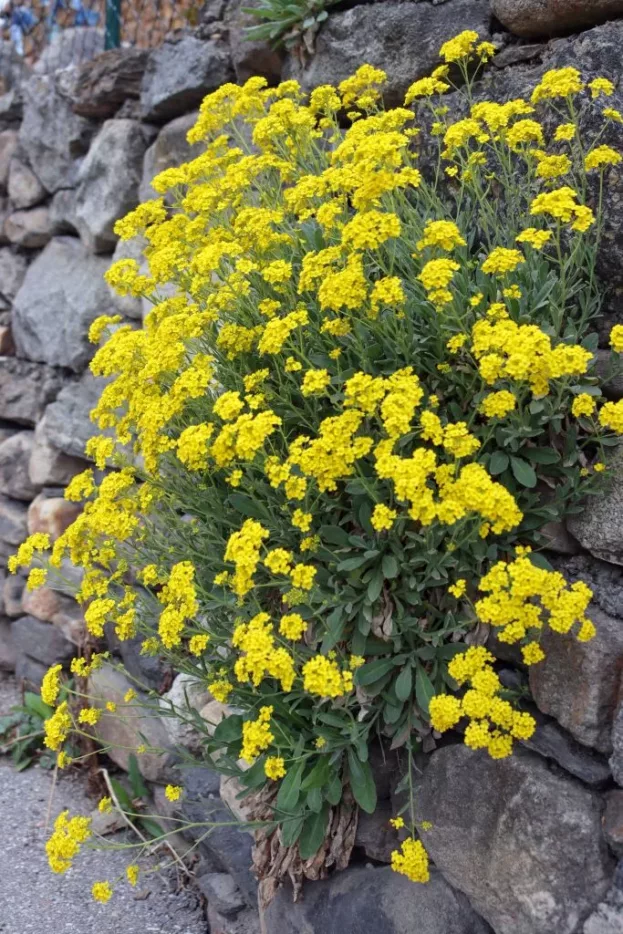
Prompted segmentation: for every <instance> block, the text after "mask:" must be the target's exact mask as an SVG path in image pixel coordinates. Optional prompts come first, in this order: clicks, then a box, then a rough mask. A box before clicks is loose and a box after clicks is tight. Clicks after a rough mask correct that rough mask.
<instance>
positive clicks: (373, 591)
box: [368, 570, 383, 603]
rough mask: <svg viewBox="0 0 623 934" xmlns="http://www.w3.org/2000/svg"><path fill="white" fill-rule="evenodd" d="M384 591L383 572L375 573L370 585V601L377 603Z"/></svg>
mask: <svg viewBox="0 0 623 934" xmlns="http://www.w3.org/2000/svg"><path fill="white" fill-rule="evenodd" d="M382 589H383V573H382V571H381V570H377V571H375V572H374V575H373V577H372V579H371V581H370V583H369V584H368V600H369V601H370V603H375V602H376V601H377V600H378V598H379V597H380V595H381V591H382Z"/></svg>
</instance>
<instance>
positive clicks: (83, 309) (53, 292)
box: [13, 237, 110, 370]
mask: <svg viewBox="0 0 623 934" xmlns="http://www.w3.org/2000/svg"><path fill="white" fill-rule="evenodd" d="M107 266H108V263H107V261H106V260H105V259H103V258H101V257H98V256H91V255H90V254H89V253H88V252H87V251H86V250H85V248H84V246H83V245H82V244H81V243H80V241H79V240H77V239H75V238H74V237H55V238H54V239H53V240H52V241H51V242H50V243H49V244H48V246H47V247H46V248H45V250H44V251H43V253H41V255H40V256H38V257H37V259H36V260H35V261H34V263H33V264H32V265H31V266H29V268H28V271H27V273H26V278H25V279H24V283H23V285H22V287H21V289H20V290H19V292H18V294H17V296H16V298H15V304H14V306H13V336H14V339H15V345H16V347H17V352H18V354H19V355H20V356H23V357H27V358H28V359H30V360H38V361H41V362H43V363H49V364H51V365H52V366H64V367H68V368H69V369H72V370H80V369H82V368H83V367H84V366H85V364H86V363H87V362H88V360H89V359H90V357H91V355H92V353H93V345H92V344H89V341H88V337H87V335H88V330H89V325H90V324H91V322H92V321H93V320H94V319H95V318H97V317H98V315H102V314H106V313H107V312H109V311H110V299H109V296H108V289H107V287H106V283H105V282H104V279H103V275H104V272H105V270H106V268H107Z"/></svg>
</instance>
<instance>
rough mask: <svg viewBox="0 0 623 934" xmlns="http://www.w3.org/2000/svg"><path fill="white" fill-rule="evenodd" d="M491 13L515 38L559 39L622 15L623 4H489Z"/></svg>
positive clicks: (599, 0)
mask: <svg viewBox="0 0 623 934" xmlns="http://www.w3.org/2000/svg"><path fill="white" fill-rule="evenodd" d="M491 9H492V11H493V13H494V15H495V16H496V17H497V18H498V19H499V21H500V22H501V23H502V25H503V26H506V28H507V29H509V30H510V31H511V32H512V33H514V34H515V35H516V36H525V37H527V38H532V37H535V36H547V37H549V36H560V35H565V34H566V33H569V32H571V31H577V30H580V29H585V28H586V27H587V26H596V25H597V24H598V23H605V22H606V20H609V19H615V18H616V17H617V16H621V15H623V0H592V2H591V3H587V2H586V0H492V4H491Z"/></svg>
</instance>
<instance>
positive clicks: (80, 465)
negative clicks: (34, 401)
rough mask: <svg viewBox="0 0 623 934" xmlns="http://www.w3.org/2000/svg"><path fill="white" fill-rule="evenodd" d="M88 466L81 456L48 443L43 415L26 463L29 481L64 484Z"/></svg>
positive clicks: (43, 484) (43, 483)
mask: <svg viewBox="0 0 623 934" xmlns="http://www.w3.org/2000/svg"><path fill="white" fill-rule="evenodd" d="M88 466H89V465H88V463H87V461H85V460H83V459H82V458H81V457H72V456H70V455H69V454H63V452H62V451H58V450H57V449H56V448H55V447H53V446H52V445H51V444H50V443H49V441H48V437H47V430H46V421H45V415H44V417H43V418H42V419H41V421H39V422H38V423H37V426H36V428H35V437H34V439H33V447H32V453H31V455H30V461H29V463H28V473H29V475H30V480H31V482H32V483H34V484H35V485H36V486H66V485H67V484H68V483H69V481H70V480H71V479H72V477H75V476H76V474H78V473H81V472H82V471H83V470H86V468H87V467H88ZM63 502H65V501H63Z"/></svg>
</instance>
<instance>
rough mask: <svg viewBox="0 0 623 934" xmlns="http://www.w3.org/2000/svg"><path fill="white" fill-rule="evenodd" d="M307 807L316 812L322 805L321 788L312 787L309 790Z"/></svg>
mask: <svg viewBox="0 0 623 934" xmlns="http://www.w3.org/2000/svg"><path fill="white" fill-rule="evenodd" d="M306 803H307V807H308V808H309V810H310V811H313V812H314V813H315V814H317V813H318V811H319V810H320V809H321V807H322V791H321V790H320V788H310V789H309V791H308V792H307V801H306Z"/></svg>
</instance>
